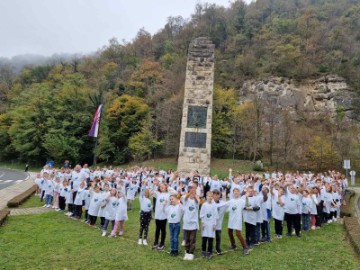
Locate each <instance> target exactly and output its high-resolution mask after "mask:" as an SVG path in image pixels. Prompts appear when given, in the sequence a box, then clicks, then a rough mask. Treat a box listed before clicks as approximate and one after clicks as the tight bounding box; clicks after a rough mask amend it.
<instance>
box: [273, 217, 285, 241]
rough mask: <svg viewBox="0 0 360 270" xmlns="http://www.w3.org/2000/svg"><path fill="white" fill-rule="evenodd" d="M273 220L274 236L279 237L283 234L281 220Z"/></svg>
mask: <svg viewBox="0 0 360 270" xmlns="http://www.w3.org/2000/svg"><path fill="white" fill-rule="evenodd" d="M274 222H275V236H277V237H281V236H282V234H283V224H282V220H278V219H275V218H274Z"/></svg>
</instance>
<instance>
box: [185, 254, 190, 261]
mask: <svg viewBox="0 0 360 270" xmlns="http://www.w3.org/2000/svg"><path fill="white" fill-rule="evenodd" d="M189 255H190V254H189V253H185V256H184V261H188V260H189Z"/></svg>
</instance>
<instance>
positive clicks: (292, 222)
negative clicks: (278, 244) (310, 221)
mask: <svg viewBox="0 0 360 270" xmlns="http://www.w3.org/2000/svg"><path fill="white" fill-rule="evenodd" d="M285 219H286V226H287V234H286V235H287V236H291V231H292V228H294V229H295V233H296V235H297V236H298V237H299V236H300V228H301V225H300V222H301V215H300V214H288V213H286V214H285Z"/></svg>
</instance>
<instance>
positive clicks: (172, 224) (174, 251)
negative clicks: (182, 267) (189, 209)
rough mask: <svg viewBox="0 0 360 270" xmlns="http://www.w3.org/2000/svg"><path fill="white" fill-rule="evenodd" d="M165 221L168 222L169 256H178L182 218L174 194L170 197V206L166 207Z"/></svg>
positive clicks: (179, 206)
mask: <svg viewBox="0 0 360 270" xmlns="http://www.w3.org/2000/svg"><path fill="white" fill-rule="evenodd" d="M164 207H165V206H164ZM166 214H167V220H168V222H169V231H170V249H171V251H170V255H171V256H178V255H179V234H180V227H181V225H180V221H181V217H182V214H183V213H182V207H181V205H180V203H179V200H178V199H177V195H176V194H172V195H170V205H168V206H166Z"/></svg>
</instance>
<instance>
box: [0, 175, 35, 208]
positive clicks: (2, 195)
mask: <svg viewBox="0 0 360 270" xmlns="http://www.w3.org/2000/svg"><path fill="white" fill-rule="evenodd" d="M35 178H36V173H33V172H30V173H28V177H27V178H26V180H25V181H23V182H21V183H18V184H14V185H11V186H9V187H7V188H4V189H2V190H0V210H3V209H5V208H6V207H7V203H8V202H9V201H10V200H11V199H13V198H14V197H16V196H18V195H19V194H21V193H23V192H24V191H26V190H28V189H29V188H31V187H32V186H33V185H34V184H35V183H34V180H35Z"/></svg>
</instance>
